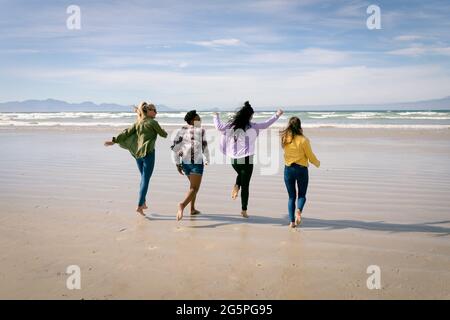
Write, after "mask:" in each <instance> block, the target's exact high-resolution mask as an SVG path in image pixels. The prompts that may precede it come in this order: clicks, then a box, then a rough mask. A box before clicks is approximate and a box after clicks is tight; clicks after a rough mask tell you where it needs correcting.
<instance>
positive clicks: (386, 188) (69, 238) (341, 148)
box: [0, 128, 450, 299]
mask: <svg viewBox="0 0 450 320" xmlns="http://www.w3.org/2000/svg"><path fill="white" fill-rule="evenodd" d="M119 131H120V129H117V128H96V129H94V128H2V129H0V149H1V150H2V156H1V157H0V181H1V183H0V208H1V211H0V298H2V299H17V298H23V299H53V298H56V299H81V298H84V299H449V298H450V209H449V208H450V197H449V194H450V169H449V166H448V159H449V156H450V143H449V141H450V132H449V130H423V131H422V130H402V129H398V130H381V129H373V130H369V129H332V128H326V129H307V130H306V135H307V136H309V137H310V139H311V141H312V146H313V148H314V151H315V153H316V155H317V156H318V158H319V159H320V160H321V162H322V166H321V168H320V169H317V168H315V167H310V185H309V188H308V201H307V204H306V207H305V213H304V218H303V224H302V226H301V228H300V229H295V230H291V229H289V228H288V218H287V193H286V190H285V186H284V182H283V175H282V170H283V166H282V158H281V150H280V149H279V146H278V145H276V144H271V145H270V146H269V148H268V149H269V150H271V153H270V159H269V158H267V156H268V155H266V157H262V163H258V164H257V165H256V167H255V171H254V176H253V179H252V184H251V189H250V202H249V215H250V218H249V219H248V220H247V219H244V218H242V217H241V216H240V215H239V211H240V210H239V209H240V204H239V200H236V201H233V200H231V199H230V191H231V187H232V185H233V183H234V178H235V176H234V171H233V170H232V168H231V167H230V166H229V165H226V164H217V163H212V164H211V165H210V166H208V167H206V169H205V175H204V179H203V183H202V186H201V190H200V194H199V195H198V197H197V207H198V209H199V210H200V211H202V214H201V215H200V216H197V217H190V216H189V213H188V212H185V218H184V219H183V220H182V221H181V222H177V221H176V219H175V215H176V204H177V203H178V202H179V201H180V200H182V198H183V197H184V194H185V192H186V191H187V187H188V183H187V179H186V178H185V177H182V176H180V175H179V174H178V173H177V172H176V170H175V167H174V165H173V164H172V163H171V161H170V150H169V146H170V141H169V139H161V138H159V139H158V141H157V145H156V147H157V158H156V166H155V171H154V174H153V177H152V179H151V183H150V188H149V196H148V200H147V202H148V205H149V210H147V217H145V218H143V217H140V216H138V215H137V213H136V212H135V211H134V210H135V204H136V201H137V192H138V185H139V176H138V170H137V168H136V164H135V162H134V159H133V158H132V157H131V156H130V155H129V154H128V152H127V151H126V150H123V149H121V148H119V147H117V146H114V147H110V148H105V147H103V141H104V140H107V139H110V137H111V136H113V135H115V134H117V132H119ZM273 136H275V133H274V135H273ZM275 140H276V139H275ZM210 147H211V149H212V153H214V152H217V150H216V148H215V147H214V144H211V146H210ZM263 149H264V148H261V150H263ZM267 173H270V174H267ZM69 265H78V266H79V267H80V268H81V290H68V289H67V287H66V280H67V277H68V275H66V274H65V272H66V268H67V267H68V266H69ZM370 265H377V266H379V267H380V270H381V285H382V287H381V289H380V290H376V289H375V290H369V289H368V288H367V285H366V280H367V278H368V277H369V274H367V273H366V270H367V267H368V266H370Z"/></svg>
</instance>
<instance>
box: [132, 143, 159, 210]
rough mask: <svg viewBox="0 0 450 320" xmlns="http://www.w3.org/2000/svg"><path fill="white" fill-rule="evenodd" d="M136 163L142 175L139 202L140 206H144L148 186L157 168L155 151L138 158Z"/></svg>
mask: <svg viewBox="0 0 450 320" xmlns="http://www.w3.org/2000/svg"><path fill="white" fill-rule="evenodd" d="M136 163H137V166H138V169H139V172H140V173H141V185H140V188H139V202H138V206H143V205H144V203H145V198H146V196H147V191H148V185H149V183H150V178H151V176H152V173H153V168H154V167H155V150H153V151H152V152H150V153H148V154H147V155H146V156H145V157H142V158H137V159H136Z"/></svg>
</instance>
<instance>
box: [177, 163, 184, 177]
mask: <svg viewBox="0 0 450 320" xmlns="http://www.w3.org/2000/svg"><path fill="white" fill-rule="evenodd" d="M177 170H178V173H179V174H181V175H182V176H184V173H183V168H182V166H181V164H177Z"/></svg>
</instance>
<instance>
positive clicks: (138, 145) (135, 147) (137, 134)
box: [112, 118, 167, 159]
mask: <svg viewBox="0 0 450 320" xmlns="http://www.w3.org/2000/svg"><path fill="white" fill-rule="evenodd" d="M158 134H159V135H160V136H161V137H163V138H166V137H167V132H166V131H165V130H164V129H163V128H161V127H160V125H159V123H158V122H157V121H156V120H154V119H152V118H146V119H144V120H142V121H138V122H136V123H135V124H133V126H131V127H130V128H128V129H125V130H123V131H122V133H120V134H119V135H118V136H117V137H114V138H113V139H112V141H113V142H114V143H117V144H119V145H120V146H121V147H122V148H124V149H127V150H128V151H130V153H131V155H132V156H133V157H135V158H136V159H137V158H143V157H145V156H146V155H147V154H149V153H150V152H152V151H153V150H154V149H155V141H156V138H157V137H158Z"/></svg>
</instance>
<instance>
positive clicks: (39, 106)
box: [0, 99, 173, 112]
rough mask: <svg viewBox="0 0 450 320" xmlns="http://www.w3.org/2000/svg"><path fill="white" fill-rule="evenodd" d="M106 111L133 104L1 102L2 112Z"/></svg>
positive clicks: (160, 107) (164, 108) (162, 108)
mask: <svg viewBox="0 0 450 320" xmlns="http://www.w3.org/2000/svg"><path fill="white" fill-rule="evenodd" d="M157 109H158V111H173V110H172V109H171V108H169V107H167V106H164V105H157ZM93 111H94V112H95V111H98V112H106V111H122V112H130V111H133V106H132V105H129V106H123V105H119V104H115V103H102V104H95V103H93V102H90V101H86V102H82V103H69V102H66V101H61V100H54V99H47V100H26V101H11V102H3V103H0V112H93Z"/></svg>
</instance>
